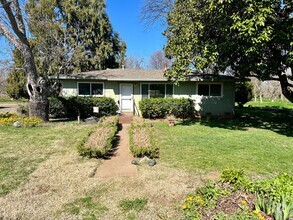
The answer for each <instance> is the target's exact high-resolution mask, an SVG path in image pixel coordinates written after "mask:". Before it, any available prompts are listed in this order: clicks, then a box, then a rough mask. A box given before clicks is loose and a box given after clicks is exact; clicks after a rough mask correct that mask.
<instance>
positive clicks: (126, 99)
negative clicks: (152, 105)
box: [120, 84, 133, 112]
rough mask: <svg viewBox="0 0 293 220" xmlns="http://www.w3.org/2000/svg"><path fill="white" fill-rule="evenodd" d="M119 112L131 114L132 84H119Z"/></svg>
mask: <svg viewBox="0 0 293 220" xmlns="http://www.w3.org/2000/svg"><path fill="white" fill-rule="evenodd" d="M120 94H121V95H120V109H121V112H133V84H120Z"/></svg>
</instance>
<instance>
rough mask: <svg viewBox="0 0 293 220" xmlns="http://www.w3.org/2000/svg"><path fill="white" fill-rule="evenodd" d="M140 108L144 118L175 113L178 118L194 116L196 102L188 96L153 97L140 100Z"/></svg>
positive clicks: (162, 116) (163, 116)
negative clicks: (176, 97)
mask: <svg viewBox="0 0 293 220" xmlns="http://www.w3.org/2000/svg"><path fill="white" fill-rule="evenodd" d="M139 109H140V111H141V113H142V117H144V118H165V117H167V116H168V115H171V114H172V115H174V116H175V117H176V118H182V119H185V118H193V117H194V115H195V109H194V103H193V101H192V100H191V99H186V98H179V99H173V98H151V99H143V100H141V101H140V102H139Z"/></svg>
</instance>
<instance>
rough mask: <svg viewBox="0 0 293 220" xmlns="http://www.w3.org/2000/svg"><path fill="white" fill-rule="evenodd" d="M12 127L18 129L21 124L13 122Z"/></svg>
mask: <svg viewBox="0 0 293 220" xmlns="http://www.w3.org/2000/svg"><path fill="white" fill-rule="evenodd" d="M12 126H13V127H16V128H19V127H21V123H20V122H19V121H15V122H13V124H12Z"/></svg>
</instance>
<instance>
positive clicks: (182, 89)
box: [62, 80, 235, 116]
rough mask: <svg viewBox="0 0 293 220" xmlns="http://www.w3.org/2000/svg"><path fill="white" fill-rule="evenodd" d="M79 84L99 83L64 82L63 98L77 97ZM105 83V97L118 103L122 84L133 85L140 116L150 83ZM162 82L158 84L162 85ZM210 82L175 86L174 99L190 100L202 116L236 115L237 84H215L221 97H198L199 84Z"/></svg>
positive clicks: (136, 106) (135, 107)
mask: <svg viewBox="0 0 293 220" xmlns="http://www.w3.org/2000/svg"><path fill="white" fill-rule="evenodd" d="M77 82H99V81H97V80H90V81H89V80H62V84H63V89H62V95H63V96H77V95H78V94H77ZM103 82H104V96H106V97H111V98H113V99H114V100H115V101H116V103H117V104H118V103H119V102H120V84H121V83H129V84H133V98H134V111H135V113H136V114H138V112H139V111H138V107H139V101H140V100H141V98H142V95H141V84H148V83H150V82H112V81H103ZM151 83H153V82H151ZM161 83H162V82H158V84H161ZM198 83H207V84H209V82H181V83H180V85H179V86H174V94H173V97H174V98H181V97H184V98H190V99H192V100H194V102H195V103H196V108H197V110H199V112H200V114H202V115H211V116H219V115H233V114H234V100H235V99H234V90H235V83H234V82H231V81H226V82H225V81H224V82H213V83H221V84H222V96H221V97H205V96H199V95H197V92H198V91H197V84H198ZM163 84H164V83H163Z"/></svg>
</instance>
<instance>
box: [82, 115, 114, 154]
mask: <svg viewBox="0 0 293 220" xmlns="http://www.w3.org/2000/svg"><path fill="white" fill-rule="evenodd" d="M117 130H118V117H117V116H111V117H104V118H102V119H101V120H100V121H99V123H98V126H97V128H96V129H95V130H93V131H91V132H90V133H89V134H88V135H87V137H85V138H84V139H83V140H82V141H81V142H80V143H79V144H78V146H77V149H78V152H79V154H80V155H81V156H84V157H90V158H92V157H93V158H102V157H105V156H107V155H109V154H110V153H111V151H112V150H113V143H114V140H115V135H116V132H117Z"/></svg>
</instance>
